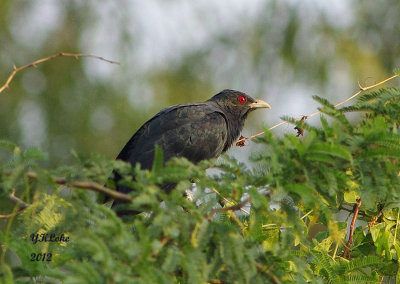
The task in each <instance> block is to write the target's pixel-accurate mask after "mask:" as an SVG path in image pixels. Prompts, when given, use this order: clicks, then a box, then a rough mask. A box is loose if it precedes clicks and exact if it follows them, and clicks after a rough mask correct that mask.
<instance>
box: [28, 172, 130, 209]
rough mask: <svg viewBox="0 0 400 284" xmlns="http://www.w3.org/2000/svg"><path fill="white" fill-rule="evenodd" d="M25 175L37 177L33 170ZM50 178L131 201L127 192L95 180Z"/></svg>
mask: <svg viewBox="0 0 400 284" xmlns="http://www.w3.org/2000/svg"><path fill="white" fill-rule="evenodd" d="M26 176H27V177H28V178H30V179H37V174H36V173H35V172H32V171H30V172H27V173H26ZM51 178H52V180H53V181H54V182H55V183H57V184H60V185H66V186H70V187H76V188H82V189H89V190H93V191H97V192H101V193H104V194H106V195H108V196H110V197H111V198H113V199H119V200H123V201H127V202H131V201H132V197H131V196H130V195H129V194H124V193H121V192H118V191H115V190H113V189H110V188H108V187H105V186H103V185H101V184H99V183H97V182H93V181H71V182H67V180H66V179H65V178H63V177H57V176H52V177H51Z"/></svg>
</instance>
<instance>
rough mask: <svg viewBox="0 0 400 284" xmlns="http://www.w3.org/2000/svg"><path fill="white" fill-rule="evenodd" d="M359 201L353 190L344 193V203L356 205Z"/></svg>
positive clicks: (358, 196)
mask: <svg viewBox="0 0 400 284" xmlns="http://www.w3.org/2000/svg"><path fill="white" fill-rule="evenodd" d="M359 199H360V195H359V194H358V193H357V192H356V191H355V190H350V191H345V192H344V201H346V202H347V203H350V204H356V203H357V202H358V200H359Z"/></svg>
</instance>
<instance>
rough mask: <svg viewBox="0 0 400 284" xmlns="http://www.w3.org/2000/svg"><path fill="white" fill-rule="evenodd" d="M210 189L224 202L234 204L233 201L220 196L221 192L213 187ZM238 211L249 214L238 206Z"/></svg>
mask: <svg viewBox="0 0 400 284" xmlns="http://www.w3.org/2000/svg"><path fill="white" fill-rule="evenodd" d="M211 190H212V191H214V192H215V193H216V194H218V195H219V196H220V197H221V198H222V199H223V200H224V201H225V202H226V203H228V204H233V205H235V203H234V202H233V201H231V200H229V199H228V198H226V197H224V196H222V194H221V193H220V192H219V191H218V190H217V189H216V188H215V187H212V188H211ZM240 211H242V212H244V213H246V214H247V215H248V214H250V212H249V211H247V210H246V209H244V208H240Z"/></svg>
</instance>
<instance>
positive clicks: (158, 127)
mask: <svg viewBox="0 0 400 284" xmlns="http://www.w3.org/2000/svg"><path fill="white" fill-rule="evenodd" d="M226 138H227V123H226V119H225V116H224V114H223V113H222V112H220V110H218V109H217V108H215V107H213V106H210V105H208V104H206V103H199V104H190V105H178V106H174V107H171V108H167V109H165V110H163V111H161V112H159V113H158V114H157V115H155V116H154V117H153V118H151V119H150V120H149V121H147V122H146V123H145V124H144V125H143V126H142V127H141V128H140V129H139V130H138V131H137V132H136V133H135V134H134V135H133V137H132V138H131V139H130V140H129V141H128V143H127V144H126V145H125V147H124V148H123V149H122V151H121V153H120V154H119V155H118V157H117V159H121V160H124V161H129V162H130V163H131V164H132V165H135V164H136V163H140V164H141V167H142V168H143V169H150V168H151V166H152V164H153V159H154V147H155V144H157V145H158V146H159V147H161V149H162V150H163V153H164V160H165V161H167V160H169V159H170V158H172V157H186V158H187V159H188V160H190V161H192V162H194V163H196V162H199V161H201V160H204V159H210V158H215V157H217V156H219V155H220V154H221V153H222V150H223V149H224V147H225V144H226Z"/></svg>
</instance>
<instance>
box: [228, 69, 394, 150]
mask: <svg viewBox="0 0 400 284" xmlns="http://www.w3.org/2000/svg"><path fill="white" fill-rule="evenodd" d="M399 76H400V75H398V74H395V75H393V76H391V77H389V78H386V79H385V80H382V81H380V82H378V83H376V84H373V85H370V86H367V87H362V86H361V85H360V83H358V86H359V87H360V89H359V90H358V91H357V92H356V93H355V94H354V95H352V96H351V97H349V98H347V99H345V100H344V101H342V102H340V103H337V104H336V105H334V107H335V108H336V107H338V106H341V105H343V104H345V103H347V102H348V101H350V100H352V99H354V98H355V97H357V96H358V95H359V94H361V93H362V92H365V91H368V90H370V89H372V88H375V87H377V86H380V85H382V84H384V83H386V82H388V81H390V80H393V79H394V78H397V77H399ZM320 113H321V111H316V112H314V113H311V114H309V115H306V117H307V118H310V117H313V116H316V115H318V114H320ZM302 117H304V115H302V116H298V117H295V118H294V120H299V119H301V118H302ZM287 123H289V121H281V122H279V123H278V124H275V125H274V126H271V127H270V128H268V130H272V129H274V128H277V127H279V126H281V125H284V124H287ZM264 133H265V131H262V132H259V133H257V134H254V135H251V136H248V137H240V139H239V140H238V141H236V142H235V143H236V145H242V144H243V143H242V142H243V141H245V140H251V139H253V138H255V137H258V136H261V135H263V134H264Z"/></svg>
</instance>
